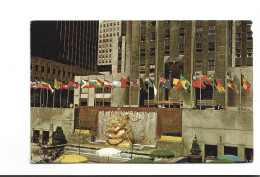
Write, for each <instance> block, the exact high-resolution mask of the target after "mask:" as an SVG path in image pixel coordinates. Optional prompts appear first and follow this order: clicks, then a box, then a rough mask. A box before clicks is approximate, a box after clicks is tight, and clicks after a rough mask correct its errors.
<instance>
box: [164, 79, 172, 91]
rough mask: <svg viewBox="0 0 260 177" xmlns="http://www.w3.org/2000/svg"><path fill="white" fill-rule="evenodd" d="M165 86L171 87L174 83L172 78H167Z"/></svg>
mask: <svg viewBox="0 0 260 177" xmlns="http://www.w3.org/2000/svg"><path fill="white" fill-rule="evenodd" d="M164 87H165V88H166V89H171V87H172V84H171V80H170V79H166V81H165V85H164Z"/></svg>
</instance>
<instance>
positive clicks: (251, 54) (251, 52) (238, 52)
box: [235, 48, 253, 58]
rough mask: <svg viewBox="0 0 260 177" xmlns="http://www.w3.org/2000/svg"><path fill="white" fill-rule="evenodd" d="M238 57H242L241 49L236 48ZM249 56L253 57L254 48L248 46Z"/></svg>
mask: <svg viewBox="0 0 260 177" xmlns="http://www.w3.org/2000/svg"><path fill="white" fill-rule="evenodd" d="M235 55H236V58H241V49H236V54H235ZM246 55H247V58H252V57H253V49H252V48H247V53H246Z"/></svg>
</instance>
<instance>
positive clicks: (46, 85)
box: [41, 81, 50, 89]
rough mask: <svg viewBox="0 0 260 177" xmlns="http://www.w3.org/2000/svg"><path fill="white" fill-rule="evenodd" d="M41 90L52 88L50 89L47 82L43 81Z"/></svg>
mask: <svg viewBox="0 0 260 177" xmlns="http://www.w3.org/2000/svg"><path fill="white" fill-rule="evenodd" d="M41 88H43V89H50V88H49V84H48V83H46V82H43V81H42V83H41Z"/></svg>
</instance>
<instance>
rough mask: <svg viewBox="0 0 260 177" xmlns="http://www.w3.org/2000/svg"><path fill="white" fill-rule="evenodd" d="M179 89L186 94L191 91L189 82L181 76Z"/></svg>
mask: <svg viewBox="0 0 260 177" xmlns="http://www.w3.org/2000/svg"><path fill="white" fill-rule="evenodd" d="M181 88H182V89H184V90H187V91H188V92H190V91H191V85H190V82H189V81H188V80H187V79H185V77H183V76H182V75H181Z"/></svg>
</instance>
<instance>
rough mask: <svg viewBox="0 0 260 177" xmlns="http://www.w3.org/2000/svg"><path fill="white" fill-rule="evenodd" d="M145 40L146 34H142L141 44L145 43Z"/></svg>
mask: <svg viewBox="0 0 260 177" xmlns="http://www.w3.org/2000/svg"><path fill="white" fill-rule="evenodd" d="M145 39H146V34H145V33H142V34H141V42H145Z"/></svg>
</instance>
